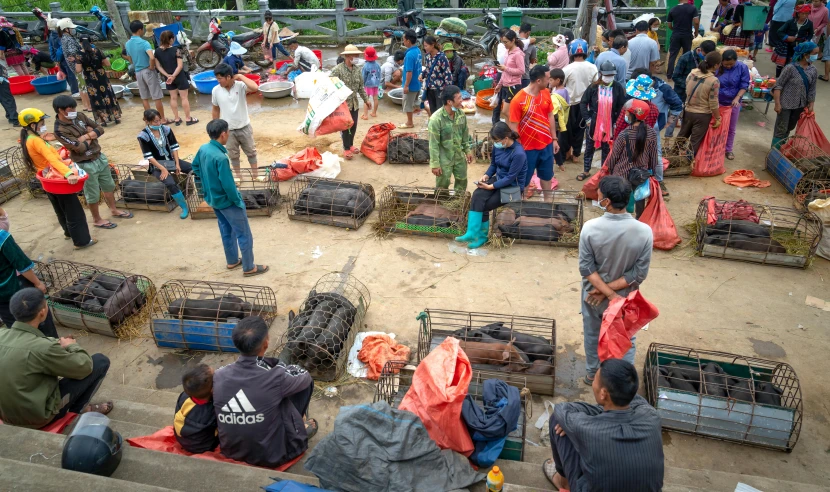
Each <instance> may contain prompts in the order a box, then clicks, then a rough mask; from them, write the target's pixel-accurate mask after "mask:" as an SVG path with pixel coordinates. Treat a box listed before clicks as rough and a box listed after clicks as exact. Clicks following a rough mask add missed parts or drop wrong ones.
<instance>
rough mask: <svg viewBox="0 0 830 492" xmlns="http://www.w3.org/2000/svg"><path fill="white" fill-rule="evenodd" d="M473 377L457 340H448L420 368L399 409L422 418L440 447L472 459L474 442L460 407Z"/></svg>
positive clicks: (449, 338)
mask: <svg viewBox="0 0 830 492" xmlns="http://www.w3.org/2000/svg"><path fill="white" fill-rule="evenodd" d="M472 377H473V373H472V367H471V366H470V359H468V358H467V354H465V353H464V351H463V350H461V348H460V346H459V343H458V340H457V339H455V338H452V337H447V338H446V339H445V340H444V341H443V342H442V343H441V345H439V346H437V347H435V349H433V350H432V352H430V353H429V355H427V356H426V357H425V358H424V360H422V361H421V363H420V364H418V368H417V369H415V374H414V375H413V376H412V386H410V387H409V391H407V392H406V395H405V396H404V397H403V400H402V401H401V404H400V405H399V407H398V408H399V409H400V410H407V411H409V412H412V413H414V414H415V415H417V416H418V417H420V419H421V422H423V423H424V427H425V428H426V430H427V433H429V437H431V438H432V440H433V441H435V443H436V444H438V447H440V448H441V449H452V450H453V451H457V452H459V453H461V454H463V455H464V456H470V454H471V453H472V452H473V449H474V446H473V440H472V439H470V434H469V432H467V426H466V424H465V423H464V420H462V418H461V406H462V404H463V403H464V398H465V397H466V396H467V388H468V387H469V386H470V380H471V379H472Z"/></svg>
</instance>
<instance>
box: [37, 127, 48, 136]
mask: <svg viewBox="0 0 830 492" xmlns="http://www.w3.org/2000/svg"><path fill="white" fill-rule="evenodd" d="M48 131H49V129H48V128H46V125H43V126H42V127H40V128H38V129H37V132H38V133H40V134H41V135H45V134H46V133H47V132H48Z"/></svg>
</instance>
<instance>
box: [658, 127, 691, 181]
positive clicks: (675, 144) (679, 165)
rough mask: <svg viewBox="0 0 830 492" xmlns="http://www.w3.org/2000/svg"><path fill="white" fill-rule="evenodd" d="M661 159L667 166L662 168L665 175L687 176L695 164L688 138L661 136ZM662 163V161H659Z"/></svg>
mask: <svg viewBox="0 0 830 492" xmlns="http://www.w3.org/2000/svg"><path fill="white" fill-rule="evenodd" d="M662 144H663V159H666V160H667V161H669V167H668V168H666V169H664V170H663V176H665V177H669V178H671V177H680V176H689V175H690V174H692V168H693V167H694V164H695V158H694V152H692V145H691V143H689V139H688V138H682V137H663V140H662ZM659 164H660V165H662V164H663V163H662V162H661V163H659Z"/></svg>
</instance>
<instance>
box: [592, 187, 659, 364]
mask: <svg viewBox="0 0 830 492" xmlns="http://www.w3.org/2000/svg"><path fill="white" fill-rule="evenodd" d="M658 192H659V190H658ZM659 315H660V311H658V310H657V306H655V305H654V304H652V303H650V302H648V301H647V300H646V298H645V297H643V294H641V293H640V291H639V290H635V291H633V292H631V293H630V294H628V296H627V297H618V298H617V299H614V300H613V301H611V302H610V303H609V304H608V308H606V310H605V312H604V313H603V314H602V326H601V327H600V330H599V343H598V345H597V353H598V354H599V360H600V361H604V360H607V359H621V358H622V357H623V356H624V355H625V353H626V352H628V350H629V349H630V348H631V337H633V336H634V335H636V334H637V332H638V331H640V328H642V327H644V326H646V325H647V324H649V323H650V322H651V321H652V320H654V319H655V318H657V316H659Z"/></svg>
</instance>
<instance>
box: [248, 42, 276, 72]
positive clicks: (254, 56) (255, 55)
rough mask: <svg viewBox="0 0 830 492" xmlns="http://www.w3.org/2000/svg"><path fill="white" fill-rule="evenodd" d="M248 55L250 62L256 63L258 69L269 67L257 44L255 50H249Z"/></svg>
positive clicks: (269, 63)
mask: <svg viewBox="0 0 830 492" xmlns="http://www.w3.org/2000/svg"><path fill="white" fill-rule="evenodd" d="M248 53H249V54H250V56H251V60H252V61H253V62H254V63H256V64H257V66H258V67H261V68H268V67H270V66H271V62H270V61H268V60H266V59H265V54H264V53H263V52H262V45H261V44H257V45H256V48H253V49H251V51H249V52H248Z"/></svg>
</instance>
